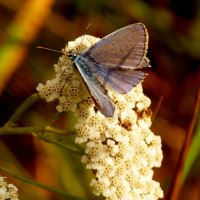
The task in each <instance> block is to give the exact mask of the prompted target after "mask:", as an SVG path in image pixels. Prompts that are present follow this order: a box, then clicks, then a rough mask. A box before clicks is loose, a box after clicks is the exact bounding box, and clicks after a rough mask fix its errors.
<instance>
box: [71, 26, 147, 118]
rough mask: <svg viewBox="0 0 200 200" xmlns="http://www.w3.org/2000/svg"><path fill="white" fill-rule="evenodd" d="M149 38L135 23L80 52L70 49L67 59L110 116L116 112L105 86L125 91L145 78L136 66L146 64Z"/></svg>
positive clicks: (94, 99) (97, 105) (124, 92)
mask: <svg viewBox="0 0 200 200" xmlns="http://www.w3.org/2000/svg"><path fill="white" fill-rule="evenodd" d="M148 40H149V37H148V32H147V29H146V27H145V26H144V25H143V24H142V23H135V24H130V25H128V26H125V27H123V28H121V29H118V30H116V31H115V32H113V33H111V34H109V35H107V36H105V37H103V38H102V39H101V40H99V41H98V42H97V43H95V44H93V45H92V46H90V47H89V48H87V49H86V50H84V51H83V52H82V53H81V54H79V55H78V54H75V53H72V52H69V54H68V56H69V58H70V59H71V60H72V61H73V62H74V63H75V65H76V67H77V68H78V70H79V72H80V74H81V76H82V78H83V80H84V82H85V84H86V86H87V88H88V90H89V92H90V94H91V97H92V99H93V101H94V103H95V105H96V107H97V109H98V110H99V111H100V112H101V113H102V114H103V115H104V116H106V117H112V116H113V114H114V111H115V106H114V104H113V102H112V100H111V99H110V98H109V96H108V91H107V89H106V88H107V86H109V87H111V88H112V89H113V90H114V91H116V92H117V93H120V94H126V93H128V92H129V91H130V90H131V89H132V88H133V87H135V86H136V85H137V84H138V83H139V82H140V81H141V80H142V79H143V78H144V76H145V73H144V72H142V71H140V70H138V69H141V68H144V67H148V66H149V61H148V59H147V58H146V53H147V49H148Z"/></svg>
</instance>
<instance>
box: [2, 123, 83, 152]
mask: <svg viewBox="0 0 200 200" xmlns="http://www.w3.org/2000/svg"><path fill="white" fill-rule="evenodd" d="M46 132H47V133H52V134H57V137H60V138H61V139H63V138H62V137H63V136H65V135H64V133H65V131H63V130H58V129H55V128H52V127H49V126H48V127H46V128H45V129H44V128H43V127H7V126H4V127H2V128H0V136H2V135H15V134H18V135H19V134H20V135H28V134H30V133H31V134H32V135H33V136H36V137H38V138H40V139H41V140H43V141H45V142H48V143H51V144H55V145H57V146H59V147H61V148H64V149H65V150H68V151H71V152H73V153H76V154H79V155H83V153H84V151H83V150H82V149H80V148H79V147H78V146H76V145H73V146H72V145H71V144H65V143H62V141H59V140H58V139H55V138H52V137H50V136H48V135H47V134H45V133H46ZM65 137H66V136H65ZM64 139H65V138H64Z"/></svg>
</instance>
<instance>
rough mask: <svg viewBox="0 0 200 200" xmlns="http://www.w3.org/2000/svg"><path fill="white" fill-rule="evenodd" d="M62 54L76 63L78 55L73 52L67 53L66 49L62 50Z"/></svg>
mask: <svg viewBox="0 0 200 200" xmlns="http://www.w3.org/2000/svg"><path fill="white" fill-rule="evenodd" d="M62 52H63V53H64V54H65V55H66V56H68V57H69V58H70V60H72V61H74V60H75V59H76V57H77V56H78V54H77V53H74V52H73V51H65V49H63V50H62Z"/></svg>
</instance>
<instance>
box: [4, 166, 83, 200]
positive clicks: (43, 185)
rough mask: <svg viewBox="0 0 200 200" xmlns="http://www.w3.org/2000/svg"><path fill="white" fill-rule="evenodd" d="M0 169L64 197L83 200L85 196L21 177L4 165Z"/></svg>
mask: <svg viewBox="0 0 200 200" xmlns="http://www.w3.org/2000/svg"><path fill="white" fill-rule="evenodd" d="M0 170H1V171H3V172H5V173H7V174H9V175H10V176H12V177H14V178H16V179H18V180H21V181H23V182H25V183H28V184H31V185H35V186H37V187H40V188H42V189H45V190H48V191H50V192H54V193H57V194H60V195H63V196H65V197H66V198H71V199H74V200H84V199H85V198H82V197H77V196H74V195H70V194H67V193H66V192H65V191H63V190H60V189H58V188H55V187H51V186H48V185H45V184H42V183H39V182H37V181H34V180H32V179H29V178H26V177H22V176H19V175H17V174H15V173H13V172H11V171H10V170H8V169H6V168H4V167H1V166H0Z"/></svg>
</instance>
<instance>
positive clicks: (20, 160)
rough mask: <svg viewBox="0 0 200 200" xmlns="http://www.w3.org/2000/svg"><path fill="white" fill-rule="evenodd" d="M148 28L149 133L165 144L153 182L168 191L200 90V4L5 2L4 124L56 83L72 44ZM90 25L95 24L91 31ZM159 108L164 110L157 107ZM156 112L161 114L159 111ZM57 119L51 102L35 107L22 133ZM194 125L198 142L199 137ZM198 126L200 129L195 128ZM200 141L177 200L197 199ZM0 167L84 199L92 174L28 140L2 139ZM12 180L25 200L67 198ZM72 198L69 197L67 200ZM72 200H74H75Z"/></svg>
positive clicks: (1, 37) (0, 33)
mask: <svg viewBox="0 0 200 200" xmlns="http://www.w3.org/2000/svg"><path fill="white" fill-rule="evenodd" d="M136 22H142V23H144V24H145V25H146V27H147V29H148V32H149V37H150V42H149V50H148V54H147V56H148V58H149V59H150V61H151V66H152V68H151V69H148V71H147V72H148V74H149V76H148V77H147V78H146V79H145V82H144V92H145V94H146V95H147V96H148V97H150V98H151V101H152V105H151V109H152V111H153V112H155V111H156V110H158V111H157V113H156V116H155V118H154V120H153V124H152V130H153V132H154V133H155V134H156V135H160V136H161V138H162V145H163V147H162V149H163V154H164V159H163V163H162V166H161V168H159V169H155V175H154V179H155V180H157V181H159V182H160V183H161V186H162V188H163V190H164V191H165V194H166V192H167V191H168V189H169V187H170V184H171V181H172V179H173V176H174V175H175V168H176V165H177V161H178V157H179V154H180V151H181V147H182V145H183V142H184V138H185V136H186V134H187V132H188V129H189V126H190V123H191V120H192V115H193V108H194V105H195V101H196V96H197V93H198V90H199V86H200V2H199V1H198V0H190V1H181V0H164V1H161V0H158V1H153V0H146V1H145V0H137V1H135V0H123V1H122V0H121V1H120V0H119V1H114V0H93V1H92V0H84V1H83V0H63V1H58V0H57V1H56V0H26V1H23V0H15V1H12V0H0V125H1V126H3V125H4V124H5V123H6V122H7V121H8V119H9V118H10V116H11V115H12V113H13V112H14V111H15V109H16V108H18V107H19V105H20V104H21V103H22V102H23V101H24V100H25V99H26V98H27V97H29V96H30V95H31V94H33V93H35V92H36V89H35V88H36V86H37V85H38V83H40V82H41V83H45V82H46V80H48V79H51V78H53V77H54V70H53V65H54V64H55V63H57V61H58V58H59V56H60V54H59V53H55V52H50V51H45V50H42V49H38V48H37V46H43V47H48V48H52V49H57V50H61V49H62V48H64V47H65V45H66V44H67V42H68V41H70V40H74V39H75V38H77V37H79V36H81V35H83V34H89V35H93V36H96V37H103V36H105V35H107V34H109V33H111V32H113V31H115V30H116V29H118V28H121V27H124V26H126V25H128V24H131V23H136ZM88 24H91V25H90V27H89V28H88V29H87V26H88ZM161 101H162V103H161V105H160V106H159V104H160V102H161ZM158 108H159V109H158ZM55 113H56V110H55V104H54V103H48V104H47V103H46V102H44V101H42V100H40V101H38V102H37V103H35V104H34V105H33V106H31V107H30V108H29V109H28V111H27V112H26V113H24V115H23V116H22V117H21V119H20V120H19V121H18V125H19V126H23V127H24V126H39V125H41V124H44V123H45V122H47V121H48V120H49V119H50V118H51V117H52V116H53V115H54V114H55ZM198 123H199V120H195V129H194V136H196V135H197V134H198V132H199V129H200V127H199V124H198ZM73 124H74V119H73V117H72V115H71V114H67V115H62V116H61V117H60V118H59V120H57V121H56V122H55V123H54V125H55V127H58V128H62V129H67V130H68V131H69V132H70V131H72V132H73V131H74V130H73ZM198 127H199V128H198ZM199 146H200V140H199V141H198V140H196V143H195V144H194V145H193V147H194V149H196V151H194V152H192V153H191V154H190V156H191V157H192V158H193V159H191V160H190V161H188V162H189V164H188V165H189V168H188V171H187V174H186V175H185V182H184V185H183V187H182V191H181V194H180V197H179V199H181V200H185V199H190V200H199V199H200V156H199V149H198V148H199ZM0 166H3V167H5V168H8V169H10V170H11V171H13V172H16V173H17V174H20V175H22V176H26V177H30V178H32V179H34V180H37V181H39V182H42V183H44V184H47V185H51V186H54V187H57V188H60V189H63V190H65V191H67V192H68V193H69V194H72V195H77V196H82V197H85V198H86V199H101V198H100V197H98V198H97V197H95V196H93V195H92V192H91V188H90V186H89V182H90V179H91V177H92V173H91V172H89V171H88V170H86V169H85V168H84V166H83V165H82V164H81V163H80V155H77V154H73V153H71V152H70V151H67V150H65V149H62V148H59V147H57V146H56V145H53V144H49V143H46V142H45V141H42V140H39V139H38V138H37V137H33V136H31V135H30V134H29V133H27V134H24V135H20V136H19V135H10V136H8V135H5V136H1V137H0ZM0 175H1V176H6V177H8V179H7V180H8V182H9V181H10V182H12V183H14V184H15V185H16V186H17V187H18V188H19V197H20V199H22V200H23V199H30V200H32V199H43V200H49V199H66V198H63V197H62V196H60V195H57V194H55V193H51V192H47V191H46V190H42V189H39V188H38V187H35V186H33V185H29V184H27V183H23V182H21V181H19V180H16V179H13V178H12V177H11V176H9V175H8V174H6V173H3V172H1V171H0ZM68 199H70V198H68ZM71 199H73V198H71Z"/></svg>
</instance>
